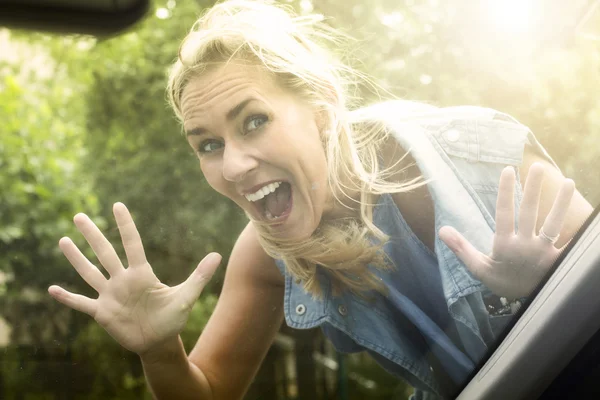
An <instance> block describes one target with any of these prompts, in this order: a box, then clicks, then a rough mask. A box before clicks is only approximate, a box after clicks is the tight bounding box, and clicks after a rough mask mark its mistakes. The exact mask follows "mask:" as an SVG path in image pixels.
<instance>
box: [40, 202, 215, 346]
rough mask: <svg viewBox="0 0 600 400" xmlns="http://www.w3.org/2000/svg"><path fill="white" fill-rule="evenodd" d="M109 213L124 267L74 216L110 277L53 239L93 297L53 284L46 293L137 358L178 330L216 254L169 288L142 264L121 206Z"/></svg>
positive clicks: (67, 243) (84, 220)
mask: <svg viewBox="0 0 600 400" xmlns="http://www.w3.org/2000/svg"><path fill="white" fill-rule="evenodd" d="M113 212H114V215H115V219H116V221H117V224H118V226H119V232H120V234H121V238H122V240H123V246H124V248H125V253H126V255H127V260H128V264H129V265H128V267H127V268H125V267H124V266H123V264H122V263H121V260H120V259H119V256H118V255H117V253H116V251H115V249H114V248H113V246H112V245H111V244H110V242H109V241H108V240H107V239H106V238H105V237H104V235H103V234H102V232H100V230H99V229H98V227H97V226H96V225H95V224H94V223H93V222H92V221H91V220H90V219H89V218H88V217H87V216H86V215H85V214H77V215H76V216H75V218H74V222H75V224H76V225H77V227H78V229H79V230H80V231H81V233H82V234H83V235H84V237H85V238H86V240H87V242H88V243H89V244H90V246H91V247H92V249H93V250H94V253H96V256H97V257H98V260H99V261H100V263H101V264H102V266H103V267H104V268H105V269H106V271H107V272H108V273H109V274H110V279H106V278H105V277H104V275H103V274H102V273H101V272H100V271H99V270H98V268H97V267H96V266H95V265H93V264H92V263H91V262H90V261H89V260H88V259H87V258H86V257H85V256H84V255H83V254H82V253H81V251H79V249H78V248H77V246H75V244H74V243H73V242H72V241H71V240H70V239H69V238H66V237H65V238H62V239H61V240H60V241H59V246H60V248H61V250H62V251H63V253H64V254H65V256H66V257H67V259H68V260H69V261H70V262H71V264H72V265H73V267H74V268H75V269H76V270H77V272H78V273H79V275H80V276H81V277H82V278H83V279H84V280H85V281H86V282H87V283H88V284H89V285H90V286H91V287H92V288H94V290H96V291H97V292H98V294H99V296H98V298H97V299H90V298H88V297H85V296H82V295H78V294H74V293H70V292H68V291H66V290H64V289H63V288H61V287H59V286H51V287H50V288H49V289H48V292H49V293H50V294H51V295H52V297H54V298H55V299H56V300H58V301H60V302H61V303H63V304H65V305H67V306H68V307H71V308H73V309H75V310H78V311H81V312H84V313H86V314H88V315H90V316H92V317H93V318H94V319H95V320H96V321H97V322H98V323H99V324H100V325H101V326H102V327H103V328H104V329H105V330H106V331H107V332H108V333H109V334H110V335H111V336H112V337H113V338H114V339H115V340H116V341H117V342H119V343H120V344H121V345H122V346H123V347H125V348H126V349H128V350H130V351H133V352H135V353H138V354H142V353H144V352H146V351H148V350H150V349H152V348H153V347H154V346H156V345H159V344H160V343H162V342H163V341H165V340H167V339H169V338H172V337H174V336H177V335H178V334H179V333H180V332H181V331H182V330H183V328H184V326H185V323H186V321H187V319H188V316H189V313H190V311H191V309H192V306H193V305H194V303H195V301H196V299H197V298H198V296H199V295H200V292H201V291H202V289H203V288H204V286H205V284H206V282H208V280H209V279H210V278H211V276H212V275H213V273H214V271H215V269H216V268H217V266H218V265H219V262H220V256H219V255H218V254H214V253H213V254H210V255H209V256H207V257H205V258H204V260H202V262H200V264H199V265H198V267H197V268H196V270H195V271H194V272H193V273H192V274H191V275H190V277H189V278H188V279H187V280H186V281H185V282H183V283H181V284H180V285H177V286H174V287H169V286H167V285H165V284H163V283H161V282H160V281H159V280H158V278H157V277H156V275H155V274H154V272H153V271H152V267H151V266H150V264H149V263H148V261H147V260H146V256H145V253H144V248H143V245H142V240H141V238H140V236H139V233H138V231H137V229H136V227H135V224H134V222H133V219H132V218H131V215H130V214H129V211H128V210H127V208H126V207H125V205H124V204H122V203H116V204H115V205H114V208H113Z"/></svg>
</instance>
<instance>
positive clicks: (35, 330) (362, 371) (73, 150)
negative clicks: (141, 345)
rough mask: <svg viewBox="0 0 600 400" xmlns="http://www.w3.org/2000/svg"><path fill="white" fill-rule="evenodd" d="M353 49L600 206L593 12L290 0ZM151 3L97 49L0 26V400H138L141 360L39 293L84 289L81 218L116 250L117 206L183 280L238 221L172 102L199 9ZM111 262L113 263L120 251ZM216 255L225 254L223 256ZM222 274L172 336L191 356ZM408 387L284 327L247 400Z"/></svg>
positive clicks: (95, 44) (437, 2) (495, 0)
mask: <svg viewBox="0 0 600 400" xmlns="http://www.w3.org/2000/svg"><path fill="white" fill-rule="evenodd" d="M289 3H290V4H292V5H293V6H294V7H295V8H297V9H298V10H299V11H300V12H303V13H309V12H318V13H323V14H324V15H325V16H327V17H329V19H328V23H330V24H331V25H332V26H335V27H337V28H340V29H342V30H344V31H345V32H346V33H348V34H350V35H352V36H353V37H355V38H356V39H357V40H356V42H353V43H352V47H351V50H352V53H351V54H350V55H351V56H352V57H353V58H354V59H355V61H356V62H355V64H354V66H355V67H356V68H359V69H361V70H362V71H364V72H367V73H368V74H370V75H371V76H373V77H375V78H376V79H377V80H378V81H379V82H380V84H381V85H382V86H383V87H384V88H385V89H386V90H388V91H389V92H391V93H393V94H394V95H397V96H400V97H402V98H405V99H410V100H418V101H426V102H428V103H431V104H435V105H439V106H451V105H464V104H469V105H481V106H485V107H492V108H496V109H498V110H501V111H503V112H506V113H509V114H512V115H513V116H515V117H516V118H517V119H519V120H520V121H521V122H522V123H524V124H526V125H528V126H529V127H530V128H531V129H532V130H533V132H534V133H535V134H536V136H537V138H538V139H539V140H540V141H541V143H542V144H543V145H544V146H545V147H546V149H547V150H548V152H549V153H550V154H551V155H552V157H553V158H554V159H555V160H556V162H557V163H558V164H559V165H560V167H561V169H562V170H563V172H564V173H565V175H567V176H568V177H570V178H573V179H574V180H575V182H576V184H577V187H578V189H579V190H580V191H581V192H582V193H583V194H584V196H585V197H586V198H587V199H588V200H589V201H590V202H591V203H592V205H594V206H597V205H598V203H599V202H600V185H599V184H598V183H599V182H598V178H599V176H600V172H599V167H598V165H600V98H599V96H598V93H600V7H599V6H598V2H595V1H587V0H572V1H570V2H551V4H550V2H543V4H542V2H541V1H535V0H518V1H517V0H478V1H476V0H453V1H441V0H393V1H392V0H369V1H366V0H314V1H310V0H302V1H291V2H289ZM212 4H213V2H211V1H201V0H198V1H196V0H168V1H155V2H154V8H153V9H152V11H151V12H150V13H148V15H147V16H146V18H145V19H144V20H143V21H142V22H141V23H139V24H137V25H136V26H135V27H134V28H132V29H129V30H128V31H126V32H125V33H124V34H122V35H120V36H118V37H114V38H110V39H104V40H98V39H95V38H93V37H89V36H81V35H69V36H55V35H47V34H41V33H31V32H24V31H19V30H8V29H2V28H0V132H1V133H0V135H1V136H0V349H1V351H0V398H1V399H13V400H28V399H69V400H71V399H142V398H147V399H149V398H150V395H149V394H148V393H147V391H146V388H145V381H144V376H143V372H142V369H141V364H140V362H139V359H138V358H137V356H135V355H134V354H131V353H129V352H127V351H125V350H123V349H122V348H120V347H119V346H118V345H117V344H116V343H115V342H114V341H113V340H112V339H111V338H110V337H109V336H108V335H107V334H106V333H105V332H104V331H103V330H102V329H101V328H99V327H98V325H97V324H96V323H95V322H94V321H93V320H91V318H89V317H87V316H86V315H83V314H79V313H75V312H72V311H70V310H68V309H67V308H66V307H64V306H62V305H60V304H58V303H57V302H55V301H54V300H53V299H52V298H50V296H49V295H48V294H47V287H48V286H50V285H51V284H59V285H61V286H63V287H65V288H67V289H69V290H71V291H74V292H78V293H82V294H85V295H88V296H94V295H95V292H93V291H92V290H90V289H89V288H86V285H85V283H84V282H83V281H82V280H81V279H80V278H79V276H78V275H77V274H76V273H75V271H74V269H73V268H72V267H71V266H70V264H69V263H68V261H67V260H66V259H65V258H64V256H63V255H62V253H61V252H60V251H59V248H58V240H59V239H60V238H61V237H63V236H69V237H71V238H72V239H73V240H74V241H75V243H76V244H78V245H79V246H80V248H82V249H85V252H86V254H87V255H88V256H89V257H90V259H92V260H95V258H94V256H93V253H92V252H91V251H90V249H89V248H88V246H87V245H86V243H85V240H84V239H83V237H82V236H81V235H80V234H79V233H78V232H77V231H76V229H75V228H74V225H73V223H72V217H73V216H74V215H75V214H76V213H78V212H85V213H87V214H88V215H89V216H90V217H92V219H93V220H94V221H95V222H96V223H97V224H98V225H99V226H100V227H101V229H102V230H103V231H104V232H105V233H106V235H107V236H108V237H109V239H110V240H111V241H112V242H113V243H114V244H115V246H116V247H117V249H118V251H121V250H122V249H119V246H118V244H119V236H118V231H117V229H116V226H115V223H114V220H113V218H112V213H111V207H112V204H113V203H114V202H116V201H122V202H124V203H125V204H127V206H128V207H129V209H130V210H131V211H132V213H133V216H134V218H135V220H136V223H137V225H138V228H139V230H140V233H141V235H142V238H143V240H144V244H145V248H146V254H147V256H148V259H149V260H150V262H151V264H152V265H153V267H154V269H155V272H156V274H157V275H158V277H159V278H160V279H161V280H162V281H163V282H165V283H166V284H170V285H172V284H178V283H180V282H181V281H182V280H184V279H185V278H186V277H187V276H188V274H189V273H190V272H191V271H192V270H193V269H194V268H195V266H196V265H197V262H198V261H199V260H200V259H201V258H202V257H204V255H205V254H206V253H207V252H210V251H218V252H220V253H221V254H223V255H224V256H225V258H226V257H227V255H228V254H229V251H230V249H231V247H232V245H233V242H234V240H235V238H236V237H237V234H238V233H239V232H240V231H241V229H242V227H243V226H244V225H245V223H246V220H245V216H244V215H243V214H242V213H241V212H240V211H238V210H237V209H236V208H235V206H234V205H233V204H232V203H230V202H228V201H227V200H226V199H223V198H221V197H220V196H218V195H217V194H216V193H214V192H213V191H212V189H210V187H209V186H208V185H207V184H206V182H205V181H204V180H203V178H202V175H201V173H200V170H199V168H198V165H197V164H198V163H197V160H196V158H195V156H194V154H193V153H192V151H191V149H190V148H189V147H188V145H187V143H186V141H185V138H184V137H183V135H182V133H181V128H180V126H179V123H178V122H177V121H176V120H175V118H174V117H173V115H172V113H171V111H170V110H169V108H168V106H167V103H166V100H165V96H164V88H165V82H166V77H165V74H166V70H167V67H168V66H169V65H170V64H171V62H172V61H174V58H175V57H176V55H177V50H178V47H179V43H180V41H181V39H182V38H183V37H184V36H185V34H186V32H187V30H188V29H189V28H190V27H191V25H192V24H193V22H194V21H195V20H196V18H197V16H198V15H199V14H200V13H201V12H202V10H203V9H205V8H206V7H209V6H211V5H212ZM121 254H124V253H123V252H121ZM225 261H226V260H225ZM223 272H224V268H223V269H220V272H219V275H218V276H216V277H215V278H214V279H213V281H212V282H211V284H210V287H209V288H208V289H207V290H205V292H204V293H203V294H202V296H201V298H200V299H199V301H198V303H197V305H196V307H195V308H194V310H193V314H192V316H191V319H190V321H189V323H188V325H187V328H186V330H185V332H184V333H183V334H182V336H183V339H184V342H185V344H186V348H187V349H188V350H190V349H191V347H192V346H193V344H194V342H195V341H196V339H197V337H198V336H199V334H200V332H201V330H202V328H203V326H204V324H205V323H206V321H207V319H208V317H209V316H210V314H211V311H212V309H213V308H214V306H215V304H216V301H217V298H218V293H219V290H220V287H221V284H222V281H223V279H222V277H223ZM411 392H412V389H411V388H409V387H406V386H405V385H404V384H402V383H401V382H399V381H398V380H396V379H395V378H393V377H391V376H390V375H388V374H387V373H386V372H384V371H383V370H381V369H380V368H379V367H378V366H377V365H376V364H375V363H374V362H373V361H372V360H371V359H370V358H369V357H368V356H363V355H360V354H358V355H341V354H336V352H335V351H334V350H333V349H331V347H330V346H329V345H328V344H327V343H326V342H325V340H324V339H323V337H322V335H321V334H320V332H319V331H296V332H294V331H292V330H290V329H288V328H286V327H285V326H284V327H282V329H281V332H280V334H279V335H278V337H277V340H276V342H275V344H274V345H273V347H272V348H271V350H270V351H269V353H268V355H267V358H266V360H265V363H264V365H263V367H262V368H261V370H260V372H259V374H258V376H257V378H256V380H255V383H254V384H253V386H252V387H251V389H250V391H249V393H248V395H247V397H246V398H247V399H273V400H275V399H277V400H281V399H311V400H314V399H323V400H324V399H405V398H407V396H408V395H409V394H410V393H411Z"/></svg>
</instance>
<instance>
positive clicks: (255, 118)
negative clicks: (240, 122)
mask: <svg viewBox="0 0 600 400" xmlns="http://www.w3.org/2000/svg"><path fill="white" fill-rule="evenodd" d="M268 120H269V117H267V116H266V115H263V114H257V115H252V116H250V117H248V118H246V120H245V121H244V131H245V132H246V133H247V132H252V131H254V130H256V129H258V128H260V127H261V126H263V125H264V124H265V123H266V122H267V121H268Z"/></svg>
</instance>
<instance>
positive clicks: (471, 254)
mask: <svg viewBox="0 0 600 400" xmlns="http://www.w3.org/2000/svg"><path fill="white" fill-rule="evenodd" d="M438 234H439V236H440V239H441V240H442V241H443V242H444V243H446V246H448V247H449V248H450V250H452V252H454V254H456V256H457V257H458V258H459V259H460V260H461V261H462V262H463V263H464V264H465V266H466V267H467V268H468V269H469V271H471V273H473V275H474V276H475V278H477V279H479V280H480V281H481V280H485V279H486V275H487V274H488V273H489V270H488V268H487V266H488V264H487V263H486V262H485V257H486V256H485V254H483V253H481V252H480V251H479V250H477V249H476V248H475V247H473V245H472V244H471V243H470V242H469V241H468V240H467V239H465V238H464V236H463V235H461V234H460V233H459V232H458V231H457V230H456V229H454V228H453V227H451V226H443V227H441V228H440V230H439V231H438Z"/></svg>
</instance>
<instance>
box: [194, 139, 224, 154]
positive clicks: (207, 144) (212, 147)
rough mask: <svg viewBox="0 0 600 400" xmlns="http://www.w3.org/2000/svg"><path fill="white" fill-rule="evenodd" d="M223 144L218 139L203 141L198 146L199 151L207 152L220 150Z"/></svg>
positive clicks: (201, 152)
mask: <svg viewBox="0 0 600 400" xmlns="http://www.w3.org/2000/svg"><path fill="white" fill-rule="evenodd" d="M221 146H222V144H221V143H220V142H218V141H216V140H212V139H211V140H205V141H203V142H202V143H200V146H198V153H200V154H206V153H212V152H214V151H216V150H219V149H220V148H221Z"/></svg>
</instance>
